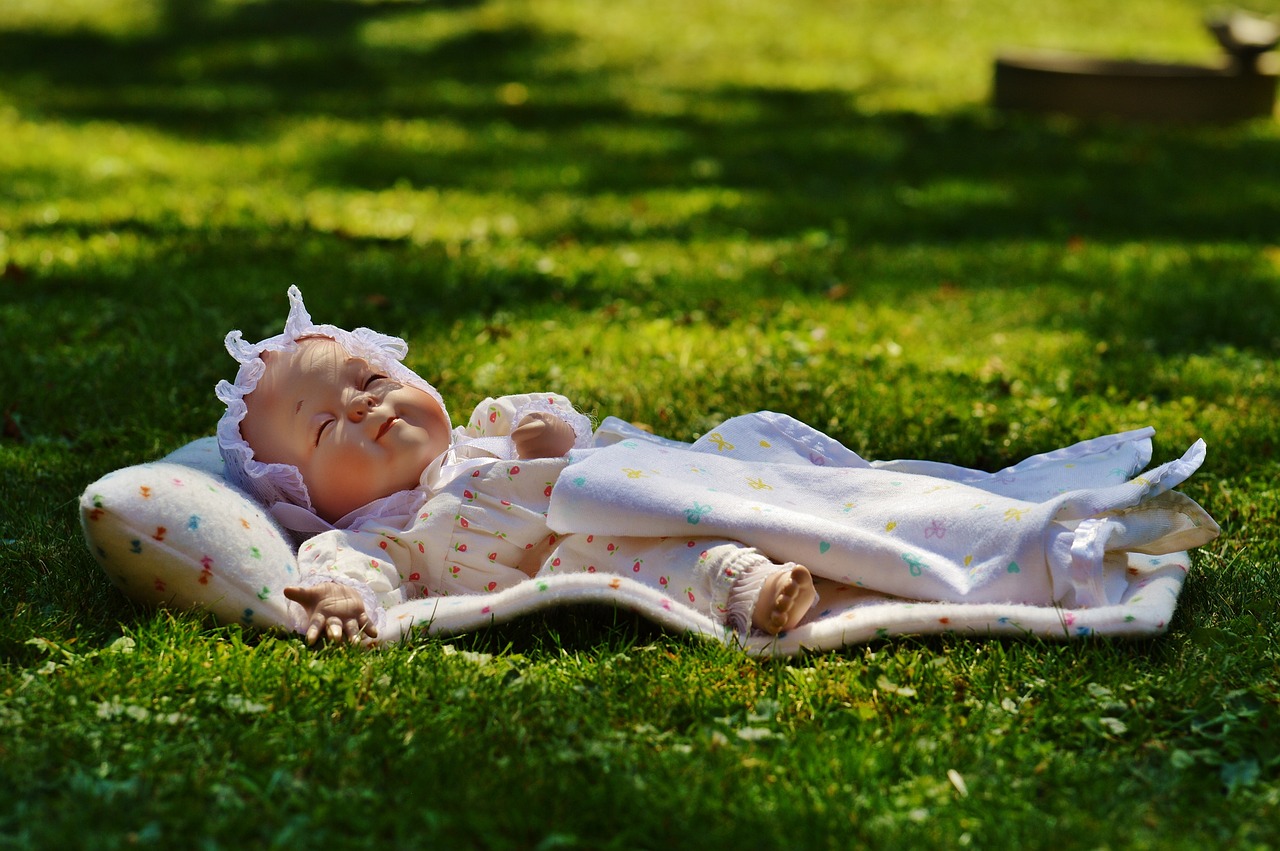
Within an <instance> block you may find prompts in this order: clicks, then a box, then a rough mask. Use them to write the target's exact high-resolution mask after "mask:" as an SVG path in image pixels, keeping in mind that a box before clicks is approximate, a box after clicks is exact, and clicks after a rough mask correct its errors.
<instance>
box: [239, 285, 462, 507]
mask: <svg viewBox="0 0 1280 851" xmlns="http://www.w3.org/2000/svg"><path fill="white" fill-rule="evenodd" d="M303 337H328V338H330V339H332V340H334V341H336V342H337V343H338V345H340V346H342V348H343V349H345V350H346V351H347V353H348V354H350V355H352V356H354V357H358V358H362V359H364V360H366V361H368V362H369V364H370V365H371V366H372V367H373V368H374V369H376V370H377V371H378V372H381V373H384V374H386V375H387V376H389V377H390V378H391V379H393V380H394V381H398V382H400V383H401V384H404V385H408V386H411V387H416V388H418V389H420V390H423V391H425V392H426V393H428V394H429V395H430V396H431V397H432V398H433V399H435V400H436V402H437V403H439V405H440V410H442V411H445V417H446V419H447V418H448V411H447V409H446V408H445V406H444V400H443V399H442V398H441V397H440V394H439V392H437V391H436V389H435V388H434V387H432V386H431V385H430V384H428V383H427V382H425V381H423V380H422V379H421V378H420V377H419V376H418V375H417V373H415V372H414V371H413V370H411V369H409V368H408V367H407V366H405V365H404V364H403V363H402V362H401V361H403V360H404V357H405V355H407V354H408V353H409V347H408V345H407V344H406V343H405V341H404V340H401V339H400V338H399V337H390V336H387V335H386V334H379V333H378V332H377V331H373V330H370V329H368V328H356V329H355V330H354V331H347V330H345V329H343V328H338V327H336V326H334V325H317V324H315V323H314V322H312V321H311V315H310V314H309V313H308V312H307V308H306V306H305V305H304V304H303V302H302V293H301V292H300V291H299V290H298V288H297V287H296V286H290V287H289V316H288V318H287V319H285V323H284V331H283V332H282V333H280V334H277V335H275V336H274V337H268V338H267V339H265V340H261V341H259V342H257V343H249V342H246V341H245V339H244V335H243V334H242V333H241V332H240V331H232V332H230V333H229V334H227V337H226V340H225V343H226V346H227V351H228V352H229V353H230V354H231V356H232V357H233V358H235V359H236V362H237V363H239V364H240V369H239V370H238V371H237V372H236V378H235V381H226V380H223V381H220V382H218V386H217V389H216V391H215V392H216V393H217V396H218V398H219V399H220V400H222V402H223V404H225V405H226V406H227V409H226V411H225V412H224V413H223V415H222V418H221V419H220V420H218V431H217V436H218V451H219V452H221V453H222V459H223V461H224V462H226V476H227V480H228V481H229V482H231V483H232V484H233V485H235V486H236V487H238V488H240V489H241V490H243V491H244V492H245V493H247V494H249V495H250V496H252V497H253V498H254V499H256V500H258V501H259V502H261V503H262V504H263V505H265V506H267V507H268V508H271V507H272V506H274V505H276V504H277V503H286V504H288V505H295V506H298V507H299V508H302V509H304V510H305V511H307V512H308V513H309V514H311V515H312V516H313V517H315V519H316V520H317V521H318V524H319V526H320V527H322V528H323V527H328V526H329V524H327V523H325V522H324V521H323V520H320V518H319V517H318V516H316V515H315V509H314V508H313V507H312V504H311V495H310V494H309V493H308V491H307V486H306V484H305V483H304V482H303V481H302V473H301V472H300V471H299V470H298V468H297V467H295V466H293V465H292V464H266V463H263V462H261V461H258V460H256V459H255V458H254V457H253V449H252V447H250V446H249V444H248V443H247V442H245V439H244V436H243V435H242V434H241V433H240V423H241V422H242V421H243V420H244V417H245V414H246V413H247V412H248V406H247V405H246V403H245V397H246V396H248V395H249V394H250V393H252V392H253V391H254V389H256V388H257V386H258V382H259V380H261V378H262V375H263V373H264V372H265V371H266V363H265V362H264V361H263V359H262V355H263V354H264V353H266V352H287V351H293V350H295V349H297V348H298V340H299V339H300V338H303ZM273 513H276V512H273ZM287 525H290V526H291V527H293V526H294V525H295V524H287ZM299 531H304V530H299Z"/></svg>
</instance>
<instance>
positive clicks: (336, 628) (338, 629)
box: [325, 617, 342, 644]
mask: <svg viewBox="0 0 1280 851" xmlns="http://www.w3.org/2000/svg"><path fill="white" fill-rule="evenodd" d="M325 634H326V635H327V636H328V638H329V640H330V641H332V642H334V643H335V644H336V643H337V642H339V641H341V640H342V619H341V618H336V617H332V618H329V620H328V622H327V623H326V624H325Z"/></svg>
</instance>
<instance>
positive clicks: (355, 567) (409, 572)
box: [290, 529, 429, 629]
mask: <svg viewBox="0 0 1280 851" xmlns="http://www.w3.org/2000/svg"><path fill="white" fill-rule="evenodd" d="M411 535H412V533H403V536H402V534H400V533H393V532H392V531H390V530H385V531H379V530H372V529H370V530H363V531H358V532H357V531H351V530H346V529H335V530H333V531H330V532H324V533H323V534H320V535H316V536H315V537H314V538H310V539H308V540H307V541H306V542H305V543H303V545H302V546H301V547H300V548H299V550H298V570H299V573H300V574H301V579H300V580H299V582H298V585H301V586H303V587H308V586H312V585H319V584H321V583H324V582H337V583H338V584H340V585H346V586H348V587H351V588H354V589H355V590H356V591H358V592H359V593H360V595H361V596H362V597H363V598H364V604H365V611H366V612H367V613H368V615H369V619H370V620H371V621H372V622H373V624H374V625H375V626H377V627H378V628H379V629H381V627H382V624H383V622H384V619H385V616H386V609H387V608H388V607H390V606H394V605H396V604H397V603H402V602H404V601H405V600H407V599H411V598H413V597H416V596H421V595H422V593H423V591H424V590H425V588H426V587H427V585H428V583H429V578H428V576H427V574H426V558H425V547H421V549H422V550H423V551H424V552H423V553H419V552H418V551H417V549H415V547H414V544H413V540H412V539H411ZM415 556H416V557H415ZM290 610H291V611H292V612H293V614H294V620H295V625H298V624H299V623H301V625H302V626H303V627H304V628H305V618H302V617H301V615H302V608H301V606H298V605H297V604H296V603H290Z"/></svg>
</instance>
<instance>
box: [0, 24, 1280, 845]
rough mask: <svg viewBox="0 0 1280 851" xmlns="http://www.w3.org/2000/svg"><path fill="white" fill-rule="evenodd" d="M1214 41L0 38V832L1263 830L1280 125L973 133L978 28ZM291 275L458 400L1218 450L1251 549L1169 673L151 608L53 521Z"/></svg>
mask: <svg viewBox="0 0 1280 851" xmlns="http://www.w3.org/2000/svg"><path fill="white" fill-rule="evenodd" d="M1209 5H1211V4H1209V3H1207V2H1206V3H1200V2H1198V0H1184V2H1172V0H1166V2H1158V1H1157V0H1134V2H1130V3H1122V4H1118V3H1113V2H1102V0H1028V2H1019V3H1017V4H1006V3H1000V2H995V0H920V2H910V3H906V2H904V3H890V2H879V3H871V2H863V3H835V2H825V0H804V2H802V1H801V0H794V2H767V1H766V0H741V2H728V0H706V2H699V3H675V2H669V0H654V2H632V0H620V1H619V2H612V3H593V2H585V0H545V2H544V1H542V0H488V1H487V2H484V1H483V0H476V2H470V1H469V0H455V1H454V2H443V0H442V2H438V3H428V2H423V3H419V2H413V1H412V0H405V2H360V1H359V0H316V2H310V3H303V2H296V0H279V2H268V0H185V2H182V1H181V0H168V2H163V0H62V2H58V3H43V2H37V0H9V2H5V3H3V4H0V340H2V341H3V346H4V350H5V354H4V357H3V358H0V387H3V388H4V390H3V392H2V393H0V417H2V429H0V786H3V788H4V789H5V790H6V791H5V793H4V795H3V798H2V800H0V848H10V847H13V848H41V849H44V848H76V847H83V848H93V849H104V848H131V847H165V848H172V847H191V848H224V847H226V848H233V847H247V848H296V847H317V848H320V847H326V846H338V845H345V844H353V845H375V844H376V845H379V846H385V844H386V843H388V842H400V843H402V845H403V847H439V848H469V847H476V848H495V849H498V848H548V849H550V848H576V847H608V848H631V847H644V848H664V849H665V848H684V847H696V848H729V847H741V848H772V847H795V848H809V847H815V848H822V847H832V848H837V847H838V848H850V847H864V846H865V847H889V848H916V847H948V848H950V847H972V848H983V849H986V848H1028V847H1031V848H1034V847H1055V848H1114V849H1122V848H1123V849H1129V848H1161V849H1165V848H1187V849H1202V848H1227V847H1230V848H1269V847H1276V846H1277V845H1280V647H1278V646H1277V636H1280V618H1278V617H1277V591H1276V589H1278V588H1280V567H1278V566H1277V565H1278V561H1280V532H1278V531H1277V517H1278V515H1280V501H1278V499H1277V484H1276V483H1277V481H1278V480H1280V461H1278V460H1277V456H1276V449H1277V443H1278V442H1280V365H1278V362H1277V356H1278V355H1280V126H1278V125H1277V124H1276V123H1275V122H1274V121H1260V122H1256V123H1252V124H1245V125H1240V126H1236V127H1231V128H1182V129H1174V128H1163V129H1162V128H1150V127H1146V128H1144V127H1132V126H1123V125H1115V124H1095V123H1078V122H1072V121H1068V120H1063V119H1057V118H1047V119H1046V118H1032V117H1025V116H1024V117H1019V116H1007V115H1000V114H996V113H993V112H992V111H991V110H990V109H988V108H987V106H986V105H985V99H986V97H987V91H988V85H989V72H990V62H991V57H992V55H993V53H994V51H995V50H996V49H997V48H998V47H1000V46H1003V45H1020V46H1032V47H1049V48H1074V49H1082V50H1088V51H1094V52H1105V53H1110V54H1115V55H1128V56H1155V57H1160V58H1180V59H1192V60H1194V59H1209V58H1211V57H1212V56H1213V55H1214V52H1215V48H1214V46H1213V44H1212V42H1211V41H1210V39H1209V38H1208V36H1207V35H1205V34H1204V33H1203V32H1202V31H1201V28H1200V23H1199V18H1200V15H1201V14H1202V12H1203V10H1204V9H1205V8H1207V7H1208V6H1209ZM1250 5H1251V7H1252V8H1254V9H1256V10H1259V11H1263V12H1268V11H1269V12H1272V13H1280V2H1277V0H1252V2H1251V4H1250ZM1011 6H1012V7H1015V8H1016V11H1013V12H1011V11H1010V7H1011ZM289 283H298V284H299V285H300V286H301V287H302V289H303V292H304V293H305V294H306V296H307V301H308V305H309V307H310V308H311V310H312V313H313V314H314V315H315V316H316V318H317V319H318V320H320V321H331V322H335V323H338V324H342V325H347V326H352V325H358V324H365V325H370V326H372V327H375V328H378V329H380V330H383V331H387V332H389V333H395V334H398V335H401V336H403V337H405V338H406V339H408V340H409V341H410V344H411V347H412V351H411V354H410V361H411V364H412V365H413V366H414V367H415V368H416V369H418V371H420V372H421V373H422V374H424V375H426V376H428V377H431V376H434V377H435V378H436V379H437V384H438V386H439V387H440V389H441V390H442V392H443V393H444V395H445V397H446V399H448V400H449V402H450V405H451V409H452V410H453V411H454V413H455V416H464V415H465V414H466V413H467V412H469V411H470V408H471V406H472V405H473V404H474V403H475V402H477V401H478V400H479V399H481V398H483V397H484V396H485V395H489V394H501V393H504V392H516V391H521V390H530V389H552V390H557V391H560V392H562V393H565V394H566V395H568V396H569V397H570V398H572V399H574V400H575V401H577V402H578V403H579V404H580V406H581V407H583V408H585V409H587V410H589V411H591V412H592V413H594V414H596V415H598V416H604V415H607V414H613V415H616V416H620V417H623V418H626V419H629V420H632V421H637V422H642V423H647V424H650V425H651V426H653V428H654V429H655V430H656V431H658V432H660V433H663V434H667V435H670V436H673V437H677V438H681V439H692V438H693V437H695V436H697V435H699V434H701V433H702V432H703V431H705V430H706V429H707V428H708V427H709V426H711V425H712V424H714V423H715V422H717V421H718V420H719V419H722V418H724V417H726V416H730V415H733V414H736V413H741V412H744V411H750V410H757V409H773V410H778V411H784V412H787V413H790V414H792V415H794V416H796V417H797V418H799V419H802V420H804V421H806V422H809V423H811V424H813V425H814V426H816V427H818V428H821V429H823V430H825V431H827V432H829V433H830V434H832V435H833V436H835V437H837V438H839V439H840V440H842V441H843V442H844V443H846V444H847V445H849V446H850V447H852V448H854V449H855V450H857V451H859V452H860V453H862V454H864V455H865V456H867V457H873V458H894V457H915V458H933V459H937V460H943V461H950V462H953V463H957V464H963V465H966V466H978V467H984V468H988V469H997V468H999V467H1001V466H1004V465H1006V464H1009V463H1012V462H1014V461H1016V460H1018V459H1020V458H1022V457H1025V456H1026V455H1028V454H1032V453H1035V452H1040V451H1045V450H1048V449H1051V448H1055V447H1058V446H1063V445H1066V444H1068V443H1072V442H1074V441H1076V440H1078V439H1082V438H1084V437H1089V436H1094V435H1098V434H1105V433H1109V432H1113V431H1119V430H1123V429H1128V428H1133V427H1138V426H1141V425H1146V424H1151V425H1154V426H1156V427H1157V428H1158V429H1159V433H1158V436H1157V440H1156V456H1157V459H1158V460H1164V459H1167V458H1169V457H1173V456H1174V455H1175V454H1176V453H1180V452H1181V451H1182V450H1183V449H1184V448H1185V447H1186V446H1187V445H1189V444H1190V443H1191V442H1192V441H1193V440H1194V439H1195V438H1196V437H1200V436H1203V437H1204V438H1205V439H1206V440H1207V441H1208V444H1209V447H1210V456H1209V461H1208V463H1207V464H1206V466H1205V467H1204V468H1203V469H1202V470H1201V472H1200V473H1199V474H1198V475H1197V476H1196V477H1194V478H1193V479H1192V480H1191V482H1189V483H1188V485H1187V486H1186V487H1184V488H1183V490H1184V491H1185V492H1186V493H1188V494H1189V495H1190V496H1192V497H1193V498H1195V499H1197V500H1199V501H1200V502H1201V503H1202V504H1203V505H1205V507H1206V508H1208V510H1209V511H1210V512H1211V513H1212V514H1213V515H1214V516H1215V517H1216V518H1217V519H1218V520H1219V521H1220V522H1221V524H1222V526H1223V528H1224V534H1223V536H1222V537H1221V538H1220V539H1219V540H1218V541H1215V542H1214V543H1213V544H1211V545H1209V546H1207V547H1205V548H1203V549H1202V550H1200V551H1198V553H1197V554H1196V557H1195V560H1194V564H1193V569H1192V572H1191V575H1190V577H1189V579H1188V583H1187V586H1186V589H1185V591H1184V595H1183V598H1182V601H1181V603H1180V606H1179V608H1178V612H1177V616H1176V618H1175V620H1174V622H1173V623H1172V624H1171V628H1170V630H1169V633H1168V634H1167V635H1166V636H1164V637H1161V638H1159V639H1155V640H1150V641H1141V642H1102V641H1092V642H1091V641H1082V642H1078V643H1073V644H1049V643H1042V642H1038V641H980V640H971V639H963V638H957V637H952V636H943V637H938V638H929V639H901V640H893V641H886V642H878V643H874V644H870V645H865V646H856V647H850V648H847V649H846V650H844V651H842V652H838V653H830V654H821V655H812V656H809V657H805V658H801V659H796V660H791V661H757V660H753V659H749V658H747V657H744V656H743V655H741V654H739V653H738V652H736V651H732V650H729V649H726V648H721V647H717V646H714V645H710V644H706V643H702V642H698V641H695V640H691V639H686V638H683V637H681V636H676V635H669V634H664V633H662V632H660V631H658V630H656V629H654V628H652V627H650V626H648V625H647V624H645V623H644V622H641V621H638V620H637V619H635V618H634V617H633V616H631V615H627V614H623V613H615V612H613V611H611V610H606V609H595V608H586V609H581V610H573V611H561V612H555V613H552V614H548V615H545V616H540V617H534V618H528V619H525V620H522V621H519V622H517V623H512V624H507V625H504V626H500V627H495V628H492V629H489V630H487V631H483V632H480V633H476V634H473V635H466V636H457V637H454V638H452V639H447V640H443V639H425V638H424V639H421V640H417V641H413V642H409V643H406V644H404V645H400V646H395V647H388V648H384V649H381V650H378V651H376V652H362V651H359V650H353V649H349V648H338V649H332V648H330V649H324V650H321V651H319V652H311V651H308V650H307V649H305V648H304V647H303V646H302V645H301V644H300V643H299V642H298V641H297V640H295V639H291V638H282V637H275V636H264V635H258V634H252V633H247V632H241V631H240V630H239V629H237V628H222V627H217V626H215V625H212V624H209V623H206V622H203V621H201V620H200V618H199V617H197V616H195V615H189V614H185V615H184V614H178V615H173V614H164V613H154V612H150V611H145V610H141V609H138V608H136V607H134V606H132V605H131V604H130V603H129V602H128V601H126V600H125V599H124V598H122V597H121V596H120V595H119V594H118V593H117V592H116V591H115V590H114V589H113V588H112V587H111V586H110V585H109V583H108V582H107V580H106V578H105V576H104V575H103V574H102V572H101V571H100V570H99V568H98V567H97V566H96V564H95V563H94V561H93V560H92V558H91V557H90V555H89V553H88V551H87V549H86V548H85V546H84V544H83V539H82V537H81V534H80V530H79V525H78V523H79V521H78V514H77V510H76V502H75V500H76V498H77V497H78V495H79V493H80V491H81V490H82V489H83V488H84V487H85V486H86V485H87V484H88V483H89V482H90V481H92V480H94V479H96V478H97V477H99V476H100V475H102V474H103V473H104V472H106V471H108V470H111V469H114V468H118V467H122V466H125V465H129V464H134V463H139V462H142V461H145V460H150V459H153V458H156V457H158V456H159V455H162V454H164V453H166V452H168V451H170V450H172V449H174V448H176V447H177V446H179V445H181V444H183V443H185V442H187V441H189V440H191V439H194V438H196V437H199V436H203V435H207V434H210V433H212V429H213V425H214V423H215V421H216V419H217V417H218V415H219V406H218V404H217V403H216V401H215V400H214V398H213V393H212V388H213V386H214V384H215V383H216V382H217V380H218V379H219V378H222V377H226V376H228V375H229V373H230V372H231V370H230V366H231V361H230V359H229V358H228V357H226V355H225V353H224V351H223V349H222V336H223V334H224V333H225V332H226V331H227V330H229V329H231V328H242V329H244V330H245V332H246V334H247V335H248V336H249V337H250V338H252V339H256V338H258V337H259V336H262V335H265V334H267V333H274V330H275V329H277V328H278V327H279V325H280V322H281V321H282V319H283V316H284V313H285V298H284V291H285V288H286V286H287V285H288V284H289Z"/></svg>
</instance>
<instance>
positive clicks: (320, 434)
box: [316, 420, 334, 446]
mask: <svg viewBox="0 0 1280 851" xmlns="http://www.w3.org/2000/svg"><path fill="white" fill-rule="evenodd" d="M333 423H334V421H333V420H325V421H324V422H322V423H320V428H318V429H316V446H319V445H320V438H321V437H323V436H324V432H325V429H327V428H328V427H329V426H331V425H333Z"/></svg>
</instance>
